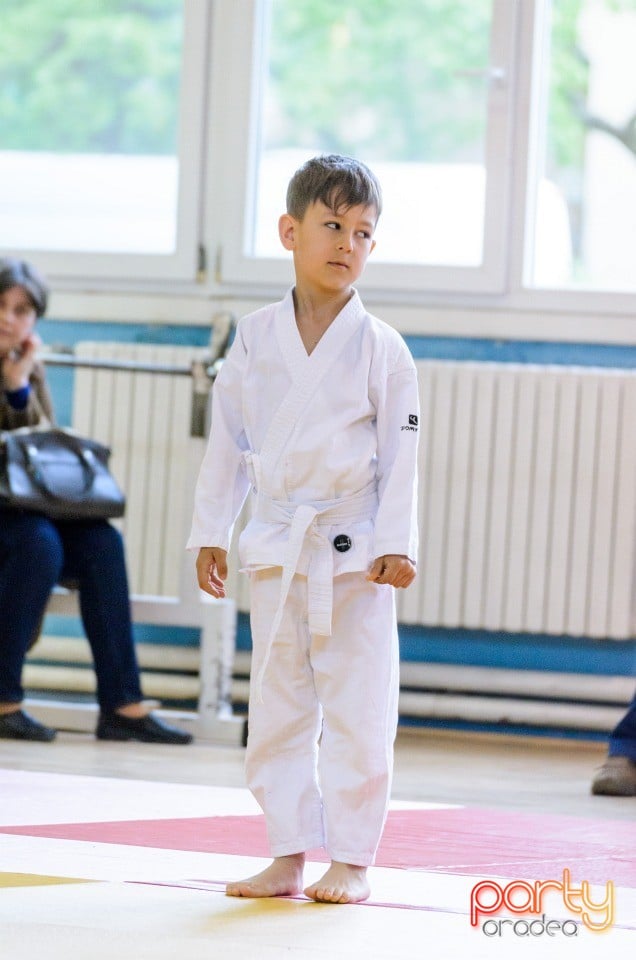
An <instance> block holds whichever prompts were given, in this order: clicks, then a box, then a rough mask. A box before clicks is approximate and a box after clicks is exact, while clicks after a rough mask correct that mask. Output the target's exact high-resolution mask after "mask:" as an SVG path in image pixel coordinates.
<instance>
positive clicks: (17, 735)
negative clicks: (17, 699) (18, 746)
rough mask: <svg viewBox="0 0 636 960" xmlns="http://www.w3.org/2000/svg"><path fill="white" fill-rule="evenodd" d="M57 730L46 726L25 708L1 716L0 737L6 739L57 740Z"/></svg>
mask: <svg viewBox="0 0 636 960" xmlns="http://www.w3.org/2000/svg"><path fill="white" fill-rule="evenodd" d="M56 736H57V730H53V729H52V727H45V726H44V724H43V723H39V722H38V721H37V720H34V719H33V717H30V716H29V714H28V713H25V712H24V710H14V711H13V713H5V714H3V715H2V716H0V738H2V739H4V740H42V741H45V742H47V743H49V742H50V741H51V740H55V738H56Z"/></svg>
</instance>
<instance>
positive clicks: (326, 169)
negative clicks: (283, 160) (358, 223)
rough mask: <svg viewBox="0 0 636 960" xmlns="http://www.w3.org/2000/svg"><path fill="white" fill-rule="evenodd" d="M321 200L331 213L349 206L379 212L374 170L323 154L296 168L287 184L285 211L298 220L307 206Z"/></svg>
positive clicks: (379, 196) (379, 194)
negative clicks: (373, 208)
mask: <svg viewBox="0 0 636 960" xmlns="http://www.w3.org/2000/svg"><path fill="white" fill-rule="evenodd" d="M318 200H320V201H322V203H324V204H325V206H327V207H329V208H330V209H331V210H333V211H334V212H337V211H338V210H342V209H345V210H348V209H349V207H357V206H363V207H375V211H376V220H377V218H378V217H379V216H380V213H381V212H382V191H381V189H380V184H379V183H378V181H377V178H376V176H375V174H374V173H372V172H371V170H369V168H368V167H367V166H366V165H365V164H364V163H361V161H360V160H354V159H353V157H342V156H340V155H339V154H334V153H332V154H327V155H323V156H319V157H313V158H312V159H311V160H308V161H307V162H306V163H304V164H303V165H302V167H300V169H298V170H297V171H296V173H295V174H294V176H293V177H292V178H291V180H290V181H289V186H288V187H287V213H288V214H289V215H290V216H292V217H295V219H296V220H302V218H303V217H304V216H305V213H306V211H307V207H309V206H310V205H311V204H312V203H316V201H318Z"/></svg>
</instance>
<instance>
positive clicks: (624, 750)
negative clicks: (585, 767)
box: [592, 696, 636, 797]
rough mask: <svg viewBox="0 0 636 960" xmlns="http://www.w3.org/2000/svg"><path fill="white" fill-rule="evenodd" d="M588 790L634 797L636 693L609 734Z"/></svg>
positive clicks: (635, 772) (635, 792)
mask: <svg viewBox="0 0 636 960" xmlns="http://www.w3.org/2000/svg"><path fill="white" fill-rule="evenodd" d="M592 793H595V794H601V795H605V796H611V797H636V696H635V697H634V699H633V700H632V702H631V704H630V706H629V709H628V711H627V713H626V714H625V716H624V717H623V718H622V719H621V721H620V722H619V723H618V724H617V726H616V727H615V728H614V729H613V730H612V732H611V734H610V738H609V749H608V757H607V760H606V761H605V763H604V764H603V766H602V767H601V768H600V769H599V770H597V772H596V774H595V776H594V779H593V780H592Z"/></svg>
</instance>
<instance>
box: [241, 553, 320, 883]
mask: <svg viewBox="0 0 636 960" xmlns="http://www.w3.org/2000/svg"><path fill="white" fill-rule="evenodd" d="M280 585H281V569H280V567H276V568H271V569H268V570H261V571H258V572H256V573H253V574H252V575H251V625H252V645H253V653H252V668H251V676H252V686H251V689H250V704H249V732H248V740H247V751H246V761H245V768H246V774H247V782H248V786H249V788H250V790H251V791H252V793H253V794H254V797H255V798H256V800H257V801H258V803H259V804H260V806H261V808H262V809H263V811H264V813H265V819H266V822H267V833H268V838H269V842H270V847H271V852H272V855H273V857H274V858H275V859H274V862H273V863H272V864H271V865H270V866H269V867H268V868H267V869H266V870H264V871H263V872H262V873H260V874H258V875H257V876H255V877H249V878H248V879H247V880H244V881H240V882H237V883H231V884H228V887H227V893H228V894H229V895H230V896H243V897H273V896H285V895H292V894H295V893H299V892H300V890H301V889H302V870H303V864H304V858H305V857H304V855H305V851H306V850H308V849H310V848H312V847H319V846H322V844H323V842H324V834H323V823H322V803H321V798H320V791H319V788H318V782H317V772H316V761H317V752H318V738H319V736H320V708H319V705H318V701H317V699H316V692H315V689H314V683H313V677H312V672H311V666H310V663H309V643H310V636H309V631H308V628H307V581H306V579H305V578H304V577H300V576H296V577H294V579H293V582H292V585H291V589H290V592H289V596H288V599H287V603H286V604H285V611H284V615H283V619H282V622H281V626H280V629H279V631H278V634H277V636H276V639H275V641H274V644H273V646H272V649H271V653H270V657H269V661H268V665H267V669H266V671H265V675H264V678H263V685H262V700H261V696H260V694H261V691H260V690H259V689H258V685H257V677H258V675H259V671H260V667H261V664H262V663H263V658H264V656H265V653H266V646H267V639H268V636H269V630H270V625H271V623H272V620H273V618H274V614H275V612H276V608H277V607H278V600H279V597H280Z"/></svg>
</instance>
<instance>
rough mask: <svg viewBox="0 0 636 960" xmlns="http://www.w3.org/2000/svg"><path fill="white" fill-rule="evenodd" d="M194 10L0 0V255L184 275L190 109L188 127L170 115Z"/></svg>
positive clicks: (191, 158)
mask: <svg viewBox="0 0 636 960" xmlns="http://www.w3.org/2000/svg"><path fill="white" fill-rule="evenodd" d="M186 7H187V8H188V9H189V14H188V18H187V21H186V15H185V9H186ZM197 7H198V10H199V13H198V14H197V13H195V10H196V8H197ZM202 11H203V12H204V11H205V7H204V5H202V4H201V5H195V4H187V5H186V4H184V3H183V2H182V0H137V2H133V0H110V2H109V3H107V4H104V3H101V2H99V0H87V2H85V3H72V2H69V0H5V3H4V5H3V21H2V31H1V32H0V91H1V93H0V112H1V114H2V127H1V128H0V219H1V221H2V245H3V247H4V248H5V249H7V250H9V251H11V252H16V251H19V252H24V254H25V255H26V256H35V255H36V251H37V252H38V253H37V260H38V263H40V264H41V265H42V267H43V268H44V269H49V270H51V272H53V273H56V274H60V273H64V272H65V264H66V265H67V268H68V264H69V263H72V264H73V267H72V270H73V272H75V273H84V274H85V275H86V274H88V275H91V273H95V274H103V273H113V274H114V275H117V276H122V275H124V276H125V275H133V276H134V275H140V276H148V275H152V274H153V273H154V274H155V275H156V274H160V275H166V274H167V275H172V276H180V275H181V276H187V275H188V274H190V275H193V273H194V259H195V251H196V242H197V236H196V223H197V211H196V203H197V199H198V198H197V197H196V192H195V190H194V189H193V184H196V182H197V177H196V165H197V164H198V162H199V153H200V150H198V149H197V147H196V144H197V139H198V131H197V124H198V118H199V111H196V112H195V114H194V118H195V119H194V121H193V116H192V111H190V115H187V114H186V113H185V112H184V111H182V110H181V108H180V93H181V94H182V96H181V103H183V102H184V97H183V94H184V93H185V92H187V89H188V87H189V86H191V85H192V84H193V83H199V84H200V83H201V76H200V74H201V63H202V62H203V57H202V52H203V51H202V49H201V48H202V40H201V39H198V38H197V29H195V27H196V24H195V23H193V21H194V20H195V19H196V20H199V21H200V19H201V16H202ZM198 26H199V38H200V37H202V36H203V35H204V34H205V30H200V26H201V24H200V22H199V24H198ZM186 46H187V49H188V56H187V58H186V57H184V55H183V51H184V49H186ZM185 142H187V143H188V152H187V153H186V152H185V151H184V149H183V144H184V143H185ZM193 145H194V149H192V148H193ZM193 224H194V228H193ZM45 251H46V253H44V252H45ZM77 258H79V259H77Z"/></svg>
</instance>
